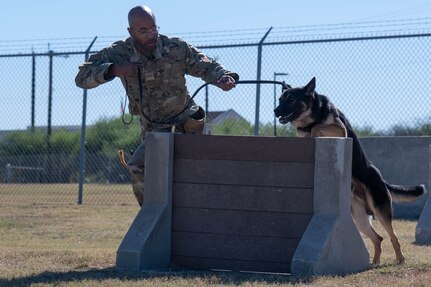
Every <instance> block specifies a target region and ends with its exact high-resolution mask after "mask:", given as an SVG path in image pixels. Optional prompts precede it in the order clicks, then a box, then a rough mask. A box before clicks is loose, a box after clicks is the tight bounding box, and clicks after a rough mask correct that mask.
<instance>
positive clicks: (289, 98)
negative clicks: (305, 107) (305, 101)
mask: <svg viewBox="0 0 431 287" xmlns="http://www.w3.org/2000/svg"><path fill="white" fill-rule="evenodd" d="M287 101H288V102H289V103H294V102H295V98H294V97H288V98H287Z"/></svg>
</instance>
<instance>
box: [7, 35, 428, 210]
mask: <svg viewBox="0 0 431 287" xmlns="http://www.w3.org/2000/svg"><path fill="white" fill-rule="evenodd" d="M260 32H265V33H261V34H260V39H254V41H253V42H252V43H239V44H235V41H234V40H231V41H232V43H233V44H232V43H230V44H229V43H227V44H218V45H214V44H212V45H203V44H202V45H197V46H198V47H199V48H200V49H201V50H202V51H203V52H205V53H206V54H207V55H208V56H210V57H212V58H215V59H217V60H218V61H219V62H220V63H222V64H223V65H224V66H226V68H227V69H230V70H233V71H236V72H238V73H239V74H240V77H241V80H255V79H258V78H259V77H260V79H262V80H277V81H285V82H287V83H289V84H290V85H292V86H302V85H305V84H307V83H308V81H309V80H310V79H311V78H312V77H316V79H317V88H316V90H317V91H318V92H319V93H321V94H324V95H327V96H328V97H329V98H330V99H331V100H332V101H333V102H334V103H335V104H336V105H337V106H338V108H340V109H341V110H342V111H343V112H344V113H345V114H346V116H347V117H348V118H349V119H350V121H351V123H352V125H353V126H354V127H355V129H356V130H357V131H358V133H359V134H360V135H373V136H379V135H391V136H392V135H393V136H401V135H431V118H430V117H431V110H430V107H431V105H430V100H429V98H430V90H431V89H430V88H431V75H430V73H429V67H430V64H431V53H430V51H431V34H429V33H424V32H420V31H419V32H418V31H413V32H412V31H408V33H401V32H400V31H398V33H380V34H377V35H371V36H369V35H368V36H364V35H363V34H362V33H361V34H350V35H348V36H346V35H342V36H340V35H337V36H334V35H329V36H325V37H322V36H319V37H315V38H313V37H311V36H309V37H305V36H302V38H300V39H296V38H294V37H293V36H292V38H291V39H289V40H285V39H281V40H280V37H281V36H280V33H281V32H282V31H281V32H280V31H279V30H277V29H274V31H271V29H269V30H268V31H260ZM265 34H267V35H269V36H268V37H267V38H265ZM272 35H273V36H272ZM102 42H103V43H105V42H106V39H105V40H103V41H102ZM189 42H190V41H189ZM96 43H97V40H96ZM191 43H193V42H191ZM105 44H107V43H105ZM95 47H96V48H97V49H98V48H99V47H97V45H95ZM96 48H94V51H96V50H97V49H96ZM64 50H66V49H64ZM84 59H85V49H83V50H81V51H78V52H76V51H74V52H68V51H66V52H61V51H57V50H50V51H49V52H45V53H44V52H32V53H19V54H3V55H0V63H1V65H0V67H1V68H0V69H1V75H2V77H1V78H0V84H1V87H2V89H1V91H0V100H1V102H2V105H1V106H0V117H1V120H0V123H1V126H0V200H1V202H3V203H8V202H23V203H29V202H33V203H63V204H64V203H66V204H74V203H76V201H77V200H78V202H79V201H80V198H79V197H80V196H81V195H83V197H82V198H81V199H82V202H83V203H85V204H100V203H104V204H105V203H109V204H136V203H135V199H134V196H133V193H132V191H131V186H130V184H129V182H130V178H129V175H128V174H127V173H126V172H125V171H124V169H123V168H122V167H121V165H120V163H119V161H118V156H117V150H118V149H124V150H126V151H129V150H132V149H134V148H135V147H136V146H137V145H138V144H139V141H140V140H139V127H138V126H139V125H138V123H137V119H136V118H131V117H130V116H129V115H126V116H125V118H123V117H122V111H123V110H124V107H127V103H125V92H124V90H123V88H122V86H121V83H120V81H119V80H118V79H116V80H114V81H112V82H109V83H106V84H104V85H101V86H100V87H98V88H96V89H91V90H88V91H87V97H86V98H87V100H86V105H85V108H84V104H85V102H84V101H83V99H84V97H83V90H81V89H79V88H77V87H76V86H75V83H74V78H75V75H76V73H77V71H78V66H79V64H80V63H82V62H83V61H84ZM187 79H188V88H189V91H190V93H191V94H193V93H194V91H196V90H197V89H198V88H199V87H200V86H201V85H202V84H203V82H202V80H200V79H196V78H192V77H189V78H187ZM279 93H280V86H274V85H272V84H269V85H268V84H267V85H263V84H262V85H255V84H249V85H237V87H236V88H235V89H233V90H232V91H230V92H223V91H221V90H219V89H218V88H216V87H215V86H209V87H208V88H207V89H203V90H202V91H201V92H200V93H199V94H197V96H196V97H195V100H196V102H197V103H198V104H200V105H201V106H203V107H205V108H206V110H207V113H208V119H207V130H208V131H209V132H210V133H211V134H213V135H219V134H231V135H259V136H293V135H294V132H293V130H292V128H291V127H290V126H280V125H279V124H278V123H277V121H276V120H275V118H274V114H273V109H274V107H275V104H276V101H277V97H278V95H279ZM85 109H86V112H85V113H84V112H83V111H84V110H85ZM126 110H127V108H126ZM83 119H84V120H83ZM129 120H131V121H132V123H131V124H129V125H127V124H124V121H126V122H127V121H129ZM83 123H85V127H84V129H82V125H83ZM83 131H85V153H84V155H85V165H83V158H82V153H81V154H80V146H81V134H82V132H83ZM126 154H127V155H128V153H126ZM80 169H81V172H80ZM84 169H85V170H84ZM80 180H81V182H80ZM79 193H80V194H79Z"/></svg>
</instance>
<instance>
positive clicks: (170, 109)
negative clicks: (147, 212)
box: [75, 6, 239, 206]
mask: <svg viewBox="0 0 431 287" xmlns="http://www.w3.org/2000/svg"><path fill="white" fill-rule="evenodd" d="M128 20H129V27H128V28H127V30H128V32H129V35H130V37H129V38H127V39H126V40H125V41H118V42H115V43H113V44H112V46H110V47H108V48H105V49H103V50H102V51H100V52H98V53H96V54H94V55H91V56H90V58H89V59H88V60H87V62H85V63H84V64H82V65H81V66H80V67H79V72H78V75H77V76H76V79H75V82H76V85H77V86H78V87H81V88H84V89H91V88H95V87H97V86H98V85H100V84H103V83H106V82H108V81H111V80H112V79H114V78H115V77H119V78H120V79H121V82H122V84H123V86H124V88H125V90H126V94H127V96H128V98H129V111H130V112H131V113H132V114H134V115H139V116H140V124H141V137H142V143H141V145H140V146H139V147H138V148H137V149H136V150H135V152H134V153H133V155H132V157H131V159H130V160H129V162H128V167H129V171H130V172H131V176H132V187H133V192H134V194H135V197H136V199H137V201H138V203H139V205H140V206H142V204H143V202H144V196H143V195H144V190H143V186H144V168H145V159H144V155H145V140H144V137H145V132H147V131H160V132H170V131H171V130H176V131H177V132H182V133H198V134H199V133H200V134H201V133H202V131H203V124H204V118H205V112H204V111H203V109H202V108H201V107H199V106H198V105H196V104H195V103H194V101H193V100H192V99H191V98H190V95H189V93H188V91H187V87H186V84H185V75H186V74H188V75H191V76H195V77H200V78H202V80H204V81H205V82H212V83H216V85H217V86H218V87H219V88H221V89H222V90H224V91H229V90H230V89H232V88H233V87H235V81H238V79H239V76H238V75H237V74H236V73H233V72H230V71H227V70H226V69H225V68H224V67H223V66H222V65H220V64H219V63H217V62H216V61H214V60H212V59H210V58H208V57H207V56H205V55H204V54H203V53H201V52H200V51H199V50H198V49H196V48H195V47H193V46H191V45H189V44H187V43H186V42H184V41H183V40H181V39H179V38H169V37H167V36H164V35H161V34H159V33H158V30H159V27H158V26H157V23H156V18H155V16H154V13H153V12H152V11H151V9H150V8H148V7H146V6H142V7H141V6H137V7H134V8H133V9H131V10H130V11H129V15H128Z"/></svg>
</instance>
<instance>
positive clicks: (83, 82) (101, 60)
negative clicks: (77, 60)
mask: <svg viewBox="0 0 431 287" xmlns="http://www.w3.org/2000/svg"><path fill="white" fill-rule="evenodd" d="M105 54H106V52H105V50H102V51H100V52H98V53H96V54H94V55H91V56H90V57H89V58H88V60H87V61H86V62H85V63H83V64H82V65H80V66H79V72H78V74H77V75H76V77H75V83H76V85H77V86H78V87H80V88H83V89H92V88H95V87H97V86H99V85H100V84H103V83H106V82H108V81H111V80H112V79H114V78H115V76H114V75H112V74H111V73H112V71H110V70H112V65H113V63H112V61H109V60H108V59H107V55H105Z"/></svg>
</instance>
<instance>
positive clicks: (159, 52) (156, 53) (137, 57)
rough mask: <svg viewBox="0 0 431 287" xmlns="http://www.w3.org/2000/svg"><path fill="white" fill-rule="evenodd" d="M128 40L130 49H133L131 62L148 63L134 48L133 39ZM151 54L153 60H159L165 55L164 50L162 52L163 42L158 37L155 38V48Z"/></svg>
mask: <svg viewBox="0 0 431 287" xmlns="http://www.w3.org/2000/svg"><path fill="white" fill-rule="evenodd" d="M129 39H130V43H131V46H132V49H133V54H134V55H133V60H134V61H142V62H148V61H149V59H148V58H147V57H146V56H144V55H143V54H141V53H140V52H139V51H138V49H136V46H135V44H134V43H133V39H132V38H131V37H130V38H129ZM152 54H153V56H154V59H160V58H162V57H163V55H164V54H165V53H164V50H163V41H162V38H161V37H160V35H159V36H158V37H157V43H156V48H155V49H154V51H153V53H152Z"/></svg>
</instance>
